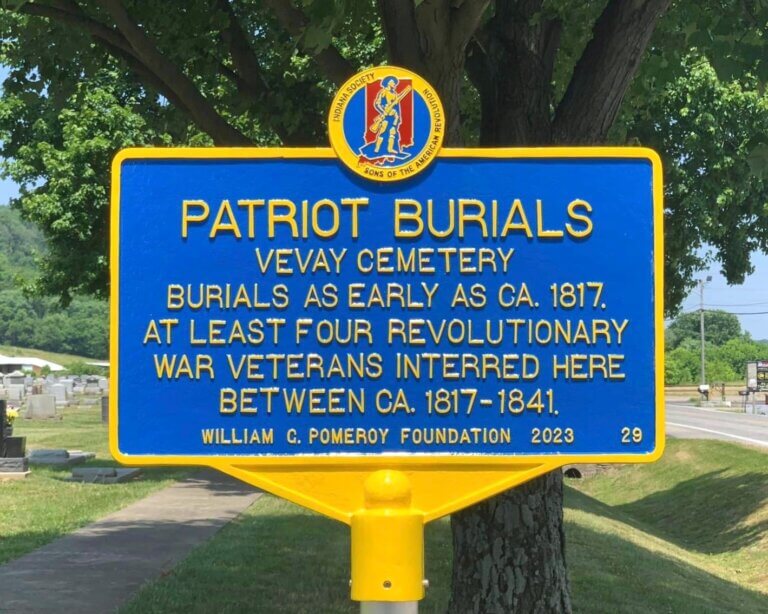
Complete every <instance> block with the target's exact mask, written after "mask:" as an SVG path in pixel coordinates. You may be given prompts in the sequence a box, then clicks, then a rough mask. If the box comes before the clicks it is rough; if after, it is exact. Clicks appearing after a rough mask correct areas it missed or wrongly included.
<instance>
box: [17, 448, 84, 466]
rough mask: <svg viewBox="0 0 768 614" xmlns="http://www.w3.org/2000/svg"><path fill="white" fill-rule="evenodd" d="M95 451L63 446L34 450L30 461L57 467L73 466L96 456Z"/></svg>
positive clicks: (30, 454) (33, 463) (34, 463)
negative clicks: (69, 448) (71, 448)
mask: <svg viewBox="0 0 768 614" xmlns="http://www.w3.org/2000/svg"><path fill="white" fill-rule="evenodd" d="M95 457H96V455H95V454H94V453H93V452H83V451H82V450H64V449H62V448H58V449H56V448H54V449H44V448H43V449H39V450H32V451H30V453H29V462H30V464H32V465H53V466H56V467H71V466H72V465H80V464H82V463H84V462H85V461H87V460H90V459H92V458H95Z"/></svg>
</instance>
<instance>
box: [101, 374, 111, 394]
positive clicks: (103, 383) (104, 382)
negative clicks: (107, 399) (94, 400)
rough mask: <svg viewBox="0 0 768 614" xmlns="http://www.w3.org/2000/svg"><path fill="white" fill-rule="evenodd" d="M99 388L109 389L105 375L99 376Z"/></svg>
mask: <svg viewBox="0 0 768 614" xmlns="http://www.w3.org/2000/svg"><path fill="white" fill-rule="evenodd" d="M99 388H100V389H101V391H102V392H107V390H109V380H108V379H107V378H106V377H100V378H99Z"/></svg>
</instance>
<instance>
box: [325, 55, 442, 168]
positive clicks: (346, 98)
mask: <svg viewBox="0 0 768 614" xmlns="http://www.w3.org/2000/svg"><path fill="white" fill-rule="evenodd" d="M444 132H445V113H444V112H443V105H442V103H441V102H440V98H438V96H437V92H436V91H435V89H434V88H433V87H432V86H431V85H430V84H429V83H427V82H426V81H425V80H424V79H422V78H421V77H419V76H418V75H417V74H414V73H412V72H411V71H409V70H405V69H404V68H398V67H396V66H379V67H377V68H370V69H368V70H363V71H361V72H359V73H357V74H356V75H355V76H354V77H352V78H351V79H349V80H348V81H347V82H346V83H345V84H344V85H342V86H341V88H340V89H339V91H338V93H337V94H336V97H335V98H334V99H333V103H332V104H331V111H330V113H329V114H328V134H329V137H330V140H331V147H333V149H334V151H335V152H336V155H337V156H338V157H339V159H340V160H341V161H342V162H343V163H344V164H345V165H346V166H347V167H348V168H350V169H351V170H352V171H354V172H355V173H357V174H358V175H361V176H362V177H366V178H367V179H371V180H373V181H400V180H401V179H408V178H409V177H413V176H414V175H416V174H417V173H420V172H421V171H423V170H424V169H425V168H427V167H428V166H429V165H430V164H431V163H432V161H433V160H434V159H435V158H436V157H437V153H438V152H439V151H440V147H442V144H443V134H444Z"/></svg>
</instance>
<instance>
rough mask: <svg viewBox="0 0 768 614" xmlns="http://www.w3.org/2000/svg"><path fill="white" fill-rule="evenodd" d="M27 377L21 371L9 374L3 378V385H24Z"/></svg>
mask: <svg viewBox="0 0 768 614" xmlns="http://www.w3.org/2000/svg"><path fill="white" fill-rule="evenodd" d="M26 377H27V376H26V375H24V374H23V373H22V372H21V371H13V372H12V373H7V374H6V375H4V376H3V385H4V386H5V387H8V386H11V385H13V384H15V385H21V386H23V385H24V379H25V378H26Z"/></svg>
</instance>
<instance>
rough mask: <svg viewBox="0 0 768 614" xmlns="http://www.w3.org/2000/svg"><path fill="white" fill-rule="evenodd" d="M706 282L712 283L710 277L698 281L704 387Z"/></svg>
mask: <svg viewBox="0 0 768 614" xmlns="http://www.w3.org/2000/svg"><path fill="white" fill-rule="evenodd" d="M708 281H712V277H711V276H707V278H706V280H704V279H700V280H699V297H700V301H699V333H700V336H701V385H702V386H704V385H706V383H707V376H706V367H705V366H704V365H705V362H706V354H705V350H704V284H705V283H706V282H708Z"/></svg>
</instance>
